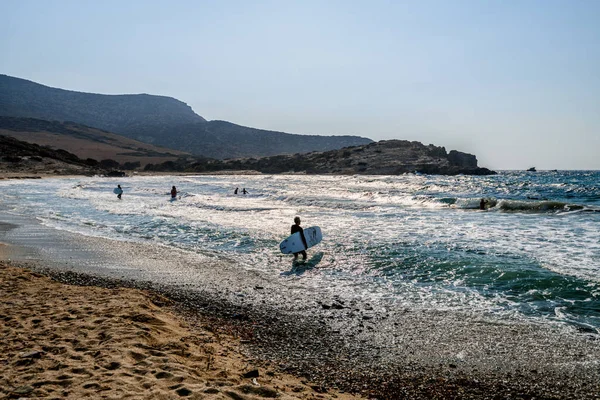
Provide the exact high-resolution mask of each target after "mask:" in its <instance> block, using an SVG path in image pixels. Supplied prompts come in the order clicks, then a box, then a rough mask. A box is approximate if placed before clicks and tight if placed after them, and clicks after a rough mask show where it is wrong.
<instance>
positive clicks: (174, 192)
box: [171, 186, 177, 200]
mask: <svg viewBox="0 0 600 400" xmlns="http://www.w3.org/2000/svg"><path fill="white" fill-rule="evenodd" d="M176 197H177V189H176V188H175V186H173V187H172V188H171V200H174V199H175V198H176Z"/></svg>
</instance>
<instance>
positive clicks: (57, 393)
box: [0, 245, 357, 399]
mask: <svg viewBox="0 0 600 400" xmlns="http://www.w3.org/2000/svg"><path fill="white" fill-rule="evenodd" d="M1 248H2V245H0V251H1ZM0 321H2V322H1V324H0V335H1V336H2V341H1V342H0V394H1V396H2V397H4V398H31V397H35V398H37V397H47V398H55V399H59V398H60V399H63V398H70V399H82V398H98V399H100V398H101V399H174V398H189V399H204V398H211V399H212V398H214V399H221V398H222V399H260V398H273V397H277V398H279V399H313V398H314V399H332V398H336V399H355V398H357V397H354V396H351V395H349V394H344V393H335V392H333V391H325V392H324V389H323V388H320V387H316V386H315V387H312V386H311V384H310V383H309V382H306V381H304V380H301V379H299V378H296V377H293V376H291V375H287V374H282V373H279V372H278V371H277V370H276V368H273V367H270V366H268V365H265V364H261V365H255V364H253V362H252V360H249V359H247V358H246V357H245V356H244V355H243V354H242V353H241V352H240V351H239V345H240V343H239V342H240V341H239V340H238V339H237V338H235V337H233V336H232V335H231V334H230V333H228V332H226V331H224V328H222V327H219V326H215V324H214V321H210V320H205V321H203V320H202V319H197V320H196V323H194V324H193V325H191V324H190V323H188V322H186V321H185V320H184V319H183V318H182V317H181V316H180V315H177V314H176V313H175V311H174V309H173V307H171V305H170V302H169V300H167V299H165V298H164V297H161V296H159V295H157V294H154V293H152V292H146V291H140V290H136V289H105V288H99V287H89V286H88V287H81V286H71V285H66V284H62V283H58V282H55V281H53V280H51V279H50V278H47V277H45V276H42V275H40V274H37V273H33V272H29V271H28V270H27V269H24V268H19V267H16V266H14V265H11V264H10V263H8V262H0ZM244 374H247V376H246V377H245V376H244Z"/></svg>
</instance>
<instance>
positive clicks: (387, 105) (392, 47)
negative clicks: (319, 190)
mask: <svg viewBox="0 0 600 400" xmlns="http://www.w3.org/2000/svg"><path fill="white" fill-rule="evenodd" d="M598 21H600V1H598V0H587V1H586V0H561V1H556V0H539V1H538V0H502V1H500V0H480V1H474V0H473V1H467V0H437V1H433V0H432V1H429V0H413V1H401V0H392V1H384V0H381V1H380V0H369V1H367V0H364V1H352V0H345V1H344V0H340V1H338V0H321V1H313V0H302V1H293V0H289V1H287V0H273V1H251V0H240V1H230V0H214V1H201V0H177V1H152V0H144V1H141V0H140V1H136V0H128V1H124V0H119V1H112V0H103V1H93V0H73V1H67V0H35V1H34V0H16V1H15V0H0V73H2V74H6V75H11V76H15V77H19V78H24V79H28V80H32V81H34V82H38V83H41V84H44V85H47V86H51V87H58V88H63V89H68V90H76V91H82V92H94V93H104V94H124V93H149V94H157V95H164V96H170V97H174V98H177V99H179V100H181V101H183V102H185V103H187V104H188V105H190V106H191V107H192V108H193V109H194V111H195V112H196V113H197V114H199V115H201V116H203V117H204V118H206V119H208V120H226V121H230V122H234V123H237V124H240V125H245V126H251V127H255V128H261V129H269V130H277V131H284V132H289V133H298V134H316V135H359V136H364V137H368V138H371V139H373V140H386V139H405V140H417V141H420V142H423V143H424V144H429V143H432V144H435V145H437V146H444V147H445V148H446V150H448V151H449V150H452V149H454V150H459V151H464V152H468V153H472V154H475V155H476V156H477V158H478V160H479V165H480V166H484V167H488V168H491V169H498V170H502V169H526V168H529V167H533V166H535V167H537V168H538V169H600V73H599V71H600V23H598Z"/></svg>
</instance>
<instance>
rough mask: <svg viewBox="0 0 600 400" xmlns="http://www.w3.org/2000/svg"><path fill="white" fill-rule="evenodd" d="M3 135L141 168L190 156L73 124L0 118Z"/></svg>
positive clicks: (87, 156)
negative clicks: (132, 164)
mask: <svg viewBox="0 0 600 400" xmlns="http://www.w3.org/2000/svg"><path fill="white" fill-rule="evenodd" d="M0 135H5V136H11V137H14V138H16V139H18V140H21V141H25V142H28V143H34V144H38V145H42V146H47V147H48V148H50V149H62V150H66V151H68V152H70V153H73V154H75V155H76V156H77V157H79V158H81V159H87V158H92V159H95V160H97V161H101V160H105V159H110V160H115V161H117V162H118V163H120V164H125V163H137V164H139V165H140V166H141V167H144V166H145V165H146V164H148V163H153V164H155V163H162V162H165V161H174V160H176V159H178V158H180V157H183V156H186V155H189V154H188V153H184V152H181V151H177V150H171V149H166V148H163V147H157V146H153V145H151V144H148V143H142V142H138V141H136V140H133V139H129V138H126V137H124V136H120V135H115V134H113V133H110V132H106V131H103V130H100V129H96V128H90V127H88V126H85V125H80V124H76V123H74V122H58V121H46V120H40V119H34V118H15V117H2V116H0Z"/></svg>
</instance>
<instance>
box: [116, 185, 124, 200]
mask: <svg viewBox="0 0 600 400" xmlns="http://www.w3.org/2000/svg"><path fill="white" fill-rule="evenodd" d="M122 194H123V189H122V188H121V185H117V199H119V200H121V195H122Z"/></svg>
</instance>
